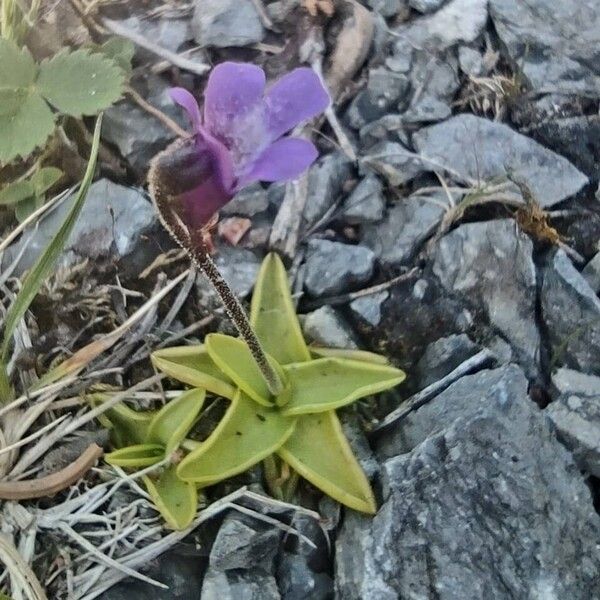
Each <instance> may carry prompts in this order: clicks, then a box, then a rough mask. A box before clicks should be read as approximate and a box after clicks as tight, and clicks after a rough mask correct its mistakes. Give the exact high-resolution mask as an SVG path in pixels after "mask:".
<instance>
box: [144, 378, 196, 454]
mask: <svg viewBox="0 0 600 600" xmlns="http://www.w3.org/2000/svg"><path fill="white" fill-rule="evenodd" d="M205 396H206V392H205V391H204V390H202V389H195V390H190V391H189V392H184V393H183V394H181V396H179V397H178V398H175V399H174V400H171V401H170V402H168V403H167V404H165V405H164V406H163V407H162V408H161V409H160V410H159V411H158V412H157V413H156V415H154V417H153V418H152V422H151V423H150V427H149V428H148V434H147V437H146V441H147V442H149V443H155V444H162V445H163V446H164V447H165V452H166V454H167V456H169V455H170V454H171V453H172V452H173V451H174V450H175V449H176V448H177V447H178V446H179V444H180V443H181V440H183V438H184V437H185V436H186V435H187V433H188V432H189V430H190V429H191V428H192V425H193V424H194V422H195V420H196V418H197V417H198V415H199V414H200V411H201V410H202V405H203V404H204V398H205Z"/></svg>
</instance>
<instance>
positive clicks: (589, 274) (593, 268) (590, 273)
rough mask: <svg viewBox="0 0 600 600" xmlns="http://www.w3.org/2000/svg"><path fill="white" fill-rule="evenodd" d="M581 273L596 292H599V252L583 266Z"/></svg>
mask: <svg viewBox="0 0 600 600" xmlns="http://www.w3.org/2000/svg"><path fill="white" fill-rule="evenodd" d="M581 274H582V275H583V276H584V277H585V280H586V281H587V282H588V283H589V284H590V287H591V288H592V290H594V292H595V293H596V294H598V293H599V292H600V252H598V254H596V256H594V258H592V259H591V260H590V261H589V262H588V264H587V265H585V267H584V268H583V271H582V272H581Z"/></svg>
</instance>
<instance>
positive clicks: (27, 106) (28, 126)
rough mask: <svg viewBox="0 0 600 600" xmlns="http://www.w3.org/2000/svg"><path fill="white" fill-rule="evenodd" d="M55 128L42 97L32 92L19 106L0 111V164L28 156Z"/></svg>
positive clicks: (50, 113) (52, 117) (52, 116)
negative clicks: (13, 110) (4, 112)
mask: <svg viewBox="0 0 600 600" xmlns="http://www.w3.org/2000/svg"><path fill="white" fill-rule="evenodd" d="M53 131H54V115H53V114H52V111H51V110H50V107H49V106H48V105H47V104H46V102H45V101H44V100H43V98H42V97H41V96H40V95H39V94H37V93H35V92H31V93H30V94H28V95H27V97H26V98H25V99H24V100H23V102H22V104H21V108H20V110H19V111H18V112H17V113H15V114H12V115H0V164H2V163H7V162H9V161H11V160H13V159H14V158H17V157H18V156H27V155H28V154H30V153H31V152H33V150H35V149H36V148H37V147H38V146H41V145H42V144H43V143H44V142H45V141H46V140H47V139H48V136H49V135H50V134H51V133H52V132H53Z"/></svg>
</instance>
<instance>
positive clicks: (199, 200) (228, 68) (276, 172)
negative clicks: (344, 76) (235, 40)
mask: <svg viewBox="0 0 600 600" xmlns="http://www.w3.org/2000/svg"><path fill="white" fill-rule="evenodd" d="M171 98H173V100H174V101H175V102H177V104H179V105H181V106H182V107H183V108H184V109H185V110H186V111H187V113H188V115H189V117H190V119H191V121H192V126H193V131H194V137H193V138H190V140H188V141H187V142H184V143H179V144H178V143H177V142H176V143H175V144H174V145H173V148H174V149H175V150H174V152H175V154H171V155H169V150H167V151H165V157H164V158H163V160H162V164H161V160H160V156H161V155H159V157H158V158H159V160H158V161H157V162H158V165H159V167H158V170H162V172H163V174H164V173H165V172H166V168H165V169H162V168H161V167H163V166H164V163H168V168H169V170H170V171H171V172H170V173H169V176H168V180H169V182H168V183H169V184H170V191H169V197H170V201H171V206H174V204H173V201H175V203H176V204H175V206H176V212H177V213H178V214H179V216H180V218H181V219H182V220H183V221H184V223H185V224H186V225H187V227H190V228H194V229H197V228H201V227H202V226H203V225H205V224H206V223H207V222H208V221H210V219H211V217H212V216H213V215H214V214H215V213H216V212H217V211H218V210H219V209H220V208H222V207H223V206H224V205H225V204H227V202H229V201H230V200H231V199H232V198H233V196H234V195H235V193H236V192H237V191H239V190H240V189H241V188H242V187H244V186H246V185H248V184H250V183H252V182H254V181H286V180H290V179H294V178H296V177H298V176H299V175H300V174H301V173H302V172H303V171H304V170H305V169H306V168H307V167H309V166H310V164H311V163H312V162H313V161H314V160H315V159H316V158H317V149H316V148H315V147H314V145H313V144H312V143H311V142H309V141H307V140H304V139H300V138H294V137H284V134H285V133H287V132H288V131H290V130H291V129H293V128H294V127H295V126H296V125H298V124H299V123H301V122H303V121H306V120H307V119H310V118H311V117H314V116H315V115H318V114H319V113H321V112H323V110H325V108H326V107H327V105H328V104H329V96H328V94H327V92H326V91H325V89H324V88H323V85H322V83H321V81H320V79H319V77H318V76H317V74H316V73H315V72H314V71H313V70H312V69H309V68H299V69H295V70H294V71H292V72H291V73H288V74H287V75H285V76H284V77H282V78H281V79H279V80H278V81H276V82H275V83H274V84H273V85H272V86H271V87H269V88H268V89H266V91H265V74H264V71H263V70H262V69H261V68H260V67H257V66H255V65H252V64H247V63H233V62H225V63H222V64H220V65H218V66H217V67H215V68H214V69H213V71H212V73H211V74H210V77H209V79H208V84H207V86H206V90H205V92H204V118H202V116H201V113H200V109H199V107H198V103H197V102H196V100H195V99H194V97H193V96H192V95H191V94H190V93H189V92H188V91H187V90H184V89H183V88H173V89H172V90H171ZM155 170H156V169H155Z"/></svg>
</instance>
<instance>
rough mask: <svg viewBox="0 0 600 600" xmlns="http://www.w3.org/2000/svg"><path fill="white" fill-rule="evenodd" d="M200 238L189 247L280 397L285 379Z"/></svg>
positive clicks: (273, 389) (271, 386) (272, 390)
mask: <svg viewBox="0 0 600 600" xmlns="http://www.w3.org/2000/svg"><path fill="white" fill-rule="evenodd" d="M200 237H201V236H195V239H194V240H193V243H192V244H191V247H190V248H186V250H189V251H190V253H191V256H192V260H193V261H194V262H195V263H196V264H197V265H198V266H199V267H200V268H201V269H202V271H203V272H204V274H205V275H206V276H207V277H208V279H209V280H210V282H211V283H212V285H213V287H214V288H215V290H216V292H217V294H219V297H220V298H221V301H222V302H223V306H225V310H226V311H227V315H228V316H229V318H230V319H231V320H232V321H233V324H234V325H235V327H236V329H237V330H238V332H239V334H240V335H241V336H242V338H244V341H245V342H246V344H247V345H248V349H249V350H250V353H251V354H252V356H253V357H254V360H255V361H256V364H257V365H258V368H259V369H260V372H261V373H262V375H263V377H264V379H265V382H266V384H267V387H268V388H269V391H270V392H271V394H273V396H279V394H281V392H282V391H283V383H282V381H281V378H280V377H279V375H278V374H277V372H276V371H275V369H273V367H272V366H271V364H270V363H269V360H268V359H267V355H266V354H265V351H264V350H263V347H262V345H261V343H260V341H259V340H258V338H257V337H256V334H255V333H254V330H253V329H252V326H251V325H250V321H249V320H248V316H247V315H246V312H245V311H244V307H243V306H242V305H241V303H240V301H239V300H238V299H237V297H236V295H235V294H234V293H233V291H232V290H231V288H230V287H229V285H228V283H227V282H226V281H225V279H224V278H223V276H222V275H221V273H220V272H219V269H217V266H216V265H215V263H214V262H213V260H212V258H211V257H210V253H209V251H208V248H207V246H206V243H205V242H204V240H203V239H198V238H200Z"/></svg>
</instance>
